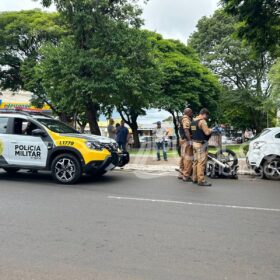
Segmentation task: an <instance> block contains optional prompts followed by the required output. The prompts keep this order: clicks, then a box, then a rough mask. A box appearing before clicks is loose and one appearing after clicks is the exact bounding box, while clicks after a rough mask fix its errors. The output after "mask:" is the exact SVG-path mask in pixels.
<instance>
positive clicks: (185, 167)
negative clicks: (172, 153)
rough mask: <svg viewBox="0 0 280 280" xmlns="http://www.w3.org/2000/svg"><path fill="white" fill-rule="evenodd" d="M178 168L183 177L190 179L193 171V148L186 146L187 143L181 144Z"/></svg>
mask: <svg viewBox="0 0 280 280" xmlns="http://www.w3.org/2000/svg"><path fill="white" fill-rule="evenodd" d="M180 167H181V170H182V173H183V176H184V177H186V178H190V177H191V175H192V169H193V148H192V146H189V145H187V141H184V142H182V143H181V161H180Z"/></svg>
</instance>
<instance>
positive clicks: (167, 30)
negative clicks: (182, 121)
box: [0, 0, 219, 122]
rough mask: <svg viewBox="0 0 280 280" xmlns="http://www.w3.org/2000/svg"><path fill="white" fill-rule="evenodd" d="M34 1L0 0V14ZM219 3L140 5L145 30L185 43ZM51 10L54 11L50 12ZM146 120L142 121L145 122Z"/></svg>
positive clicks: (155, 114)
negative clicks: (201, 19) (199, 22)
mask: <svg viewBox="0 0 280 280" xmlns="http://www.w3.org/2000/svg"><path fill="white" fill-rule="evenodd" d="M38 2H39V1H34V0H0V11H16V10H27V9H33V8H41V5H40V4H39V3H38ZM218 3H219V0H149V2H148V4H147V5H144V13H143V18H144V20H145V28H147V29H149V30H152V31H156V32H158V33H161V34H162V35H163V36H164V37H165V38H166V39H179V40H181V41H183V42H184V43H186V42H187V39H188V37H189V35H190V34H191V33H192V32H194V31H195V27H196V24H197V22H198V20H199V19H200V18H201V17H203V16H206V15H207V16H208V15H211V14H212V13H213V12H214V11H215V10H216V9H217V7H218ZM51 10H54V7H52V8H51ZM148 115H149V122H150V121H151V119H153V120H155V121H156V120H158V119H159V120H163V119H165V118H167V117H168V116H169V114H168V113H167V112H165V111H160V112H159V111H155V110H151V111H149V112H148ZM144 119H146V118H143V119H142V122H145V120H144Z"/></svg>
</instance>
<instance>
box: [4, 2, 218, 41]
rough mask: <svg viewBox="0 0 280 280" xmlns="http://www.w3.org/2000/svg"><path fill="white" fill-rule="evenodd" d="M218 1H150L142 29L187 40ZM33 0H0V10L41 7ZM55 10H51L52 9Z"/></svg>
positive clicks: (212, 10) (216, 5)
mask: <svg viewBox="0 0 280 280" xmlns="http://www.w3.org/2000/svg"><path fill="white" fill-rule="evenodd" d="M218 2H219V0H149V2H148V4H147V5H145V6H144V14H143V17H144V19H145V27H146V28H147V29H150V30H152V31H156V32H158V33H161V34H162V35H164V37H165V38H167V39H169V38H172V39H180V40H181V41H183V42H186V41H187V38H188V36H189V35H190V34H191V33H192V32H193V31H194V30H195V26H196V23H197V21H198V20H199V19H200V18H201V17H203V16H205V15H211V14H212V13H213V12H214V11H215V10H216V9H217V7H218ZM40 7H41V5H40V4H39V1H34V0H0V11H15V10H23V9H24V10H27V9H33V8H40ZM52 9H54V8H52Z"/></svg>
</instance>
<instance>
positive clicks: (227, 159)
mask: <svg viewBox="0 0 280 280" xmlns="http://www.w3.org/2000/svg"><path fill="white" fill-rule="evenodd" d="M238 169H239V166H238V158H237V156H236V154H235V153H234V152H233V151H231V150H229V149H219V150H218V152H217V153H216V154H213V153H209V154H208V161H207V164H206V170H205V172H206V175H207V176H208V177H210V178H213V179H214V178H230V179H238V174H237V172H238Z"/></svg>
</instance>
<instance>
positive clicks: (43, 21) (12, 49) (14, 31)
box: [0, 10, 65, 90]
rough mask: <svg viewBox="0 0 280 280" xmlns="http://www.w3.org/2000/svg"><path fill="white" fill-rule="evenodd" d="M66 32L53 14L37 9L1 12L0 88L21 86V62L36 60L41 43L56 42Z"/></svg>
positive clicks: (56, 15)
mask: <svg viewBox="0 0 280 280" xmlns="http://www.w3.org/2000/svg"><path fill="white" fill-rule="evenodd" d="M64 33H65V28H64V26H63V25H62V24H61V21H60V18H59V16H58V14H56V13H45V12H42V11H40V10H30V11H20V12H2V13H0V87H1V88H2V89H10V90H18V89H22V88H23V89H24V82H23V78H22V75H21V73H20V70H21V66H22V64H23V63H28V61H33V62H32V63H30V64H31V65H32V64H34V60H35V61H36V59H37V54H38V49H39V48H40V47H41V46H42V44H43V43H45V42H47V41H51V42H53V43H55V42H57V40H58V38H59V37H61V35H62V34H64Z"/></svg>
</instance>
